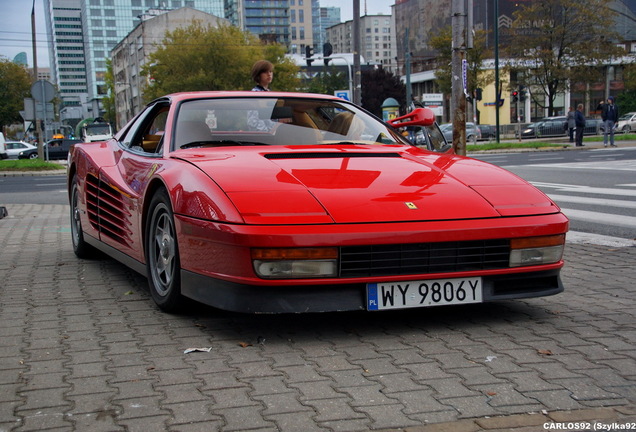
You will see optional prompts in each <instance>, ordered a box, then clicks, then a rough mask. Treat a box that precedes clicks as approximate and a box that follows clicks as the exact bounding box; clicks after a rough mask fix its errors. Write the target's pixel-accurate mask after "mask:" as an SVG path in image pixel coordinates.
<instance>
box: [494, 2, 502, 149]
mask: <svg viewBox="0 0 636 432" xmlns="http://www.w3.org/2000/svg"><path fill="white" fill-rule="evenodd" d="M493 26H494V30H495V138H496V142H497V143H499V100H500V98H501V94H500V92H499V0H495V17H494V21H493Z"/></svg>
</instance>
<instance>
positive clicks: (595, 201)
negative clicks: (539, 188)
mask: <svg viewBox="0 0 636 432" xmlns="http://www.w3.org/2000/svg"><path fill="white" fill-rule="evenodd" d="M548 196H549V197H550V198H551V199H552V201H555V202H567V203H575V204H592V205H600V206H605V207H620V208H633V209H636V201H625V200H613V199H604V198H589V197H582V196H573V195H559V194H548Z"/></svg>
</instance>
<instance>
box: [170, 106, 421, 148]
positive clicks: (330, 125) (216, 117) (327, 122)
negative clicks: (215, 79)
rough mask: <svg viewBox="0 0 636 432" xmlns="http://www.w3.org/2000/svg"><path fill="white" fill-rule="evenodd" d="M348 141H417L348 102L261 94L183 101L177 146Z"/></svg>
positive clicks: (177, 129) (399, 142) (335, 142)
mask: <svg viewBox="0 0 636 432" xmlns="http://www.w3.org/2000/svg"><path fill="white" fill-rule="evenodd" d="M342 143H351V144H376V145H379V144H388V145H411V144H410V142H409V141H408V140H407V139H406V138H404V137H403V136H402V135H401V134H399V133H398V132H397V131H396V130H395V129H393V128H391V127H389V126H387V125H385V124H384V123H382V122H381V121H379V120H378V119H377V118H375V117H373V116H371V115H369V114H367V113H366V112H365V111H363V110H361V109H360V108H358V107H356V106H355V105H352V104H350V103H347V102H346V101H344V100H343V101H340V100H330V99H308V98H294V97H260V96H259V97H251V98H244V97H237V98H213V99H198V100H191V101H186V102H183V103H182V104H181V105H180V106H179V110H178V114H177V123H176V130H175V135H174V141H173V148H174V149H177V148H188V147H203V146H238V145H316V144H320V145H330V144H331V145H333V144H342Z"/></svg>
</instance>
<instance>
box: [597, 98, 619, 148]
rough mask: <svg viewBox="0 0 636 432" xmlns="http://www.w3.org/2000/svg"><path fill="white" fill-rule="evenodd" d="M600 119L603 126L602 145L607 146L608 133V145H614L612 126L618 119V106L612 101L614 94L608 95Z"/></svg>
mask: <svg viewBox="0 0 636 432" xmlns="http://www.w3.org/2000/svg"><path fill="white" fill-rule="evenodd" d="M601 119H602V120H603V126H604V128H605V129H604V131H603V145H604V146H605V147H607V136H608V135H609V137H610V139H609V142H610V145H611V146H612V147H616V145H615V144H614V127H615V126H616V122H617V121H618V106H617V105H616V104H615V103H614V96H610V97H608V98H607V103H606V104H604V105H603V111H602V112H601Z"/></svg>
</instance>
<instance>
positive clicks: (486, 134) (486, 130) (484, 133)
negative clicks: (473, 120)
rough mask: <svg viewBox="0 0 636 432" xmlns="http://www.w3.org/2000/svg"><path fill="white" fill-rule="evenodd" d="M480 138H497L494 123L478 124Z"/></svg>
mask: <svg viewBox="0 0 636 432" xmlns="http://www.w3.org/2000/svg"><path fill="white" fill-rule="evenodd" d="M479 130H480V131H481V139H482V140H493V139H495V138H497V126H495V125H484V124H480V125H479Z"/></svg>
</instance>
